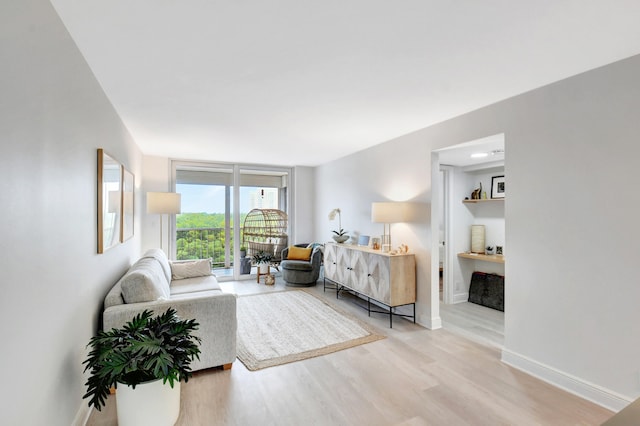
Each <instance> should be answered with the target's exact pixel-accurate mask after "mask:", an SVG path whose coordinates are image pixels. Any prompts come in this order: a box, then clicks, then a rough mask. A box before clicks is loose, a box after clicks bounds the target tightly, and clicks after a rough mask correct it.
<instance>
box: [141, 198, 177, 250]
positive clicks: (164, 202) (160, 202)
mask: <svg viewBox="0 0 640 426" xmlns="http://www.w3.org/2000/svg"><path fill="white" fill-rule="evenodd" d="M180 206H181V198H180V194H177V193H175V192H147V213H148V214H159V215H160V248H161V249H163V250H164V247H163V246H162V234H163V229H162V216H163V215H165V214H166V215H171V214H179V213H180V211H181V210H180ZM165 253H166V251H165Z"/></svg>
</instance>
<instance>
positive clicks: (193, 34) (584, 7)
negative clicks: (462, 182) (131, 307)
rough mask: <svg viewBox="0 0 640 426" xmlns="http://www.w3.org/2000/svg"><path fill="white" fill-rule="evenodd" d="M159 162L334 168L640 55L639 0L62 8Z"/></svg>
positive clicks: (147, 2)
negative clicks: (347, 158) (365, 153)
mask: <svg viewBox="0 0 640 426" xmlns="http://www.w3.org/2000/svg"><path fill="white" fill-rule="evenodd" d="M51 2H52V4H53V5H54V7H55V8H56V10H57V12H58V14H59V15H60V17H61V18H62V20H63V22H64V24H65V25H66V27H67V28H68V30H69V32H70V34H71V36H72V37H73V39H74V40H75V42H76V43H77V45H78V47H79V48H80V51H81V52H82V53H83V55H84V57H85V58H86V60H87V62H88V64H89V66H90V67H91V69H92V70H93V72H94V73H95V75H96V77H97V79H98V81H99V82H100V84H101V85H102V87H103V89H104V91H105V93H106V94H107V96H108V98H109V99H110V100H111V102H112V103H113V105H114V107H115V109H116V110H117V112H118V113H119V114H120V116H121V118H122V120H123V121H124V123H125V125H126V126H127V127H128V129H129V130H130V132H131V134H132V136H133V138H134V139H135V141H136V143H137V144H138V145H139V146H140V148H141V149H142V151H143V152H144V153H145V154H148V155H159V156H168V157H174V158H188V159H202V160H214V161H225V162H226V161H228V162H244V163H270V164H280V165H310V166H313V165H318V164H322V163H325V162H327V161H331V160H334V159H336V158H339V157H342V156H345V155H348V154H350V153H353V152H355V151H359V150H361V149H364V148H367V147H369V146H372V145H375V144H378V143H381V142H384V141H387V140H389V139H392V138H394V137H397V136H401V135H403V134H406V133H409V132H412V131H415V130H418V129H421V128H424V127H426V126H429V125H431V124H434V123H437V122H440V121H442V120H445V119H448V118H451V117H455V116H457V115H460V114H462V113H465V112H468V111H472V110H474V109H477V108H480V107H482V106H485V105H488V104H491V103H494V102H497V101H499V100H502V99H505V98H508V97H511V96H513V95H516V94H519V93H523V92H526V91H528V90H531V89H533V88H536V87H540V86H543V85H545V84H548V83H550V82H553V81H556V80H559V79H562V78H566V77H569V76H571V75H575V74H577V73H580V72H583V71H586V70H589V69H593V68H595V67H598V66H601V65H605V64H608V63H611V62H614V61H616V60H619V59H623V58H626V57H629V56H633V55H635V54H638V53H640V25H639V24H638V22H640V1H638V0H607V1H604V0H597V1H596V0H482V1H478V0H396V1H393V0H322V1H318V0H316V1H309V0H271V1H265V0H228V1H216V0H135V1H131V0H126V1H125V0H85V1H79V0H51Z"/></svg>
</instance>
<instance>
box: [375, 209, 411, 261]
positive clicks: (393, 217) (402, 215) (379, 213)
mask: <svg viewBox="0 0 640 426" xmlns="http://www.w3.org/2000/svg"><path fill="white" fill-rule="evenodd" d="M406 220H407V208H406V203H394V202H384V203H371V221H372V222H374V223H382V224H384V228H383V234H382V246H381V248H382V252H383V253H388V252H389V251H391V224H392V223H397V222H406Z"/></svg>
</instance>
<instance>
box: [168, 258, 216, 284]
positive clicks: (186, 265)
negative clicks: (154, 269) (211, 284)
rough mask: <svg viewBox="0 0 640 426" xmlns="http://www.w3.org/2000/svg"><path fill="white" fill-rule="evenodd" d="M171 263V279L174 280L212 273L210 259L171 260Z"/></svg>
mask: <svg viewBox="0 0 640 426" xmlns="http://www.w3.org/2000/svg"><path fill="white" fill-rule="evenodd" d="M169 264H170V265H171V279H173V280H183V279H185V278H195V277H205V276H207V275H211V260H210V259H199V260H190V261H178V262H169Z"/></svg>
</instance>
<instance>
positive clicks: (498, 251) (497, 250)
mask: <svg viewBox="0 0 640 426" xmlns="http://www.w3.org/2000/svg"><path fill="white" fill-rule="evenodd" d="M496 254H499V255H500V256H502V255H503V254H504V253H503V251H502V246H496Z"/></svg>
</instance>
